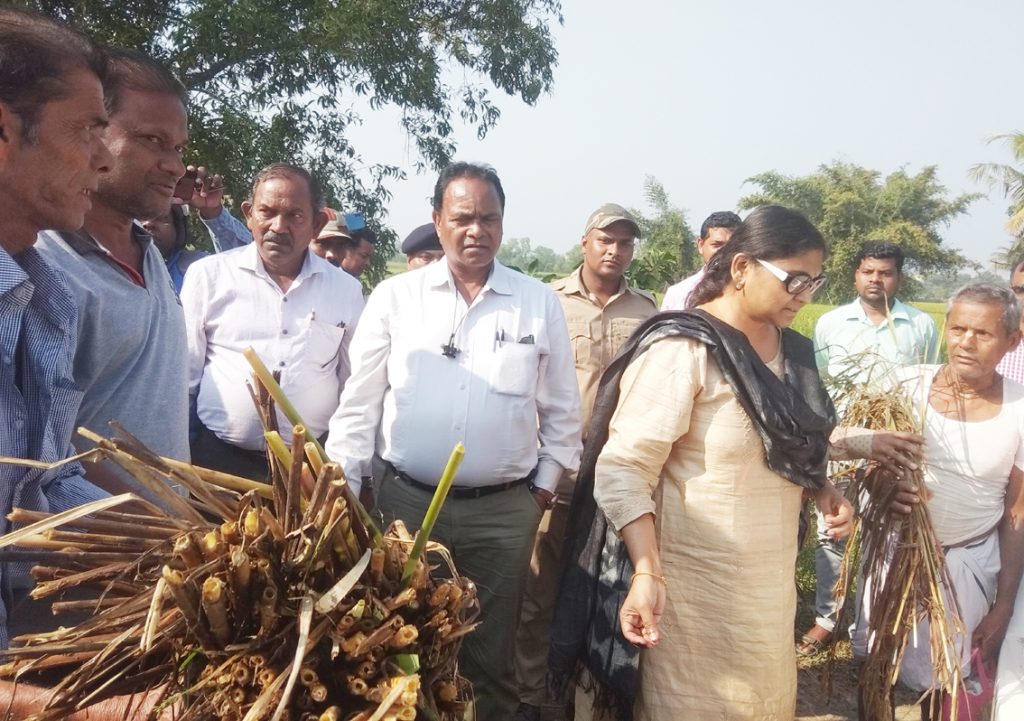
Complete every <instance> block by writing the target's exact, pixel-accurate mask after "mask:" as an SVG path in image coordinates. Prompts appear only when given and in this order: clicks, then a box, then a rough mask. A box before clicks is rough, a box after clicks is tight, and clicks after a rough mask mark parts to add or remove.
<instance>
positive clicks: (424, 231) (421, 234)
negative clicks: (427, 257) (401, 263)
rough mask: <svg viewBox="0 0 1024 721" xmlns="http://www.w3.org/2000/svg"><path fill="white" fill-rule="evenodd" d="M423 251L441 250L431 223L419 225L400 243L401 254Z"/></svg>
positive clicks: (435, 230)
mask: <svg viewBox="0 0 1024 721" xmlns="http://www.w3.org/2000/svg"><path fill="white" fill-rule="evenodd" d="M423 250H441V241H440V240H439V239H438V237H437V229H436V228H434V224H433V223H427V224H426V225H421V226H420V227H418V228H416V230H414V231H412V232H411V233H409V235H407V236H406V238H405V240H403V241H402V252H403V253H405V254H406V255H412V254H413V253H419V252H420V251H423Z"/></svg>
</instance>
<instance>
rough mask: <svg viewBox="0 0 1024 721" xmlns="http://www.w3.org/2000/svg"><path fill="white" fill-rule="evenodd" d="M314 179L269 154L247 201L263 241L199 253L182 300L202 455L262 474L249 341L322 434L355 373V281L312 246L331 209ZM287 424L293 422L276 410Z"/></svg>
mask: <svg viewBox="0 0 1024 721" xmlns="http://www.w3.org/2000/svg"><path fill="white" fill-rule="evenodd" d="M322 208H323V200H322V198H321V193H320V188H319V185H318V184H317V182H316V180H315V179H314V178H313V176H311V175H310V174H309V173H308V172H307V171H305V170H303V169H302V168H298V167H296V166H293V165H287V164H284V163H275V164H273V165H269V166H267V167H266V168H264V169H263V170H261V171H260V173H259V174H258V175H257V176H256V179H255V181H253V186H252V195H251V197H250V199H249V200H248V201H246V202H244V203H242V212H243V213H244V214H245V217H246V220H247V222H248V226H249V230H250V231H251V232H252V235H253V239H254V241H255V242H253V243H250V244H249V245H245V246H243V247H240V248H236V249H234V250H230V251H227V252H225V253H219V254H217V255H212V256H209V257H207V258H203V259H202V260H200V261H198V262H196V263H195V264H194V265H193V266H192V267H191V268H190V269H189V272H188V275H186V276H185V284H184V286H183V287H182V289H181V301H182V305H183V306H184V309H185V325H186V328H187V335H188V354H189V364H188V365H189V369H188V371H189V395H190V398H192V399H194V400H195V403H196V412H197V414H198V417H199V420H200V422H201V427H200V428H199V429H198V437H197V439H196V440H195V442H194V443H193V444H192V460H193V462H195V463H196V464H197V465H202V466H208V467H210V468H216V469H219V470H224V471H227V472H229V473H235V474H237V475H241V476H245V477H248V478H254V479H258V480H263V479H265V478H266V477H267V461H266V454H265V450H264V449H265V447H266V446H265V443H264V439H263V427H262V425H261V423H260V419H259V416H258V415H257V412H256V408H255V406H254V404H253V402H252V398H251V397H250V395H249V390H248V388H247V387H246V381H247V380H249V379H250V378H251V369H250V367H249V364H248V362H247V361H246V360H245V358H244V356H243V355H242V351H244V350H245V349H246V348H248V347H249V346H252V347H253V348H254V349H255V350H256V353H257V354H258V355H259V356H260V358H262V359H263V362H264V363H265V364H266V365H267V367H268V368H270V369H271V370H274V371H279V372H280V374H281V380H280V383H281V386H282V388H283V389H284V391H285V393H286V394H287V395H288V398H289V399H290V400H291V401H292V403H293V404H294V405H295V407H296V409H297V410H298V411H299V414H300V415H301V416H302V418H303V420H304V421H305V423H306V426H307V427H308V429H309V430H310V431H312V432H313V434H314V435H317V436H320V435H323V434H324V432H325V431H326V430H327V422H328V420H329V419H330V417H331V414H332V413H333V412H334V410H335V408H336V407H337V399H338V394H339V393H340V392H341V387H342V386H343V385H344V383H345V379H346V378H347V377H348V373H349V363H348V341H349V338H350V337H351V333H352V330H353V329H354V327H355V324H356V321H357V319H358V318H359V314H360V312H361V311H362V308H363V296H362V288H361V287H360V285H359V282H358V281H357V280H355V279H354V278H352V277H351V276H350V275H348V274H347V273H344V272H341V271H340V270H338V269H337V268H335V267H334V266H332V265H331V264H330V263H328V262H327V261H326V260H324V259H323V258H320V257H319V256H317V255H315V254H313V253H312V252H310V251H309V244H310V242H311V241H312V240H313V238H314V237H316V235H317V233H319V232H320V229H321V228H322V227H323V226H324V223H326V221H327V217H326V215H325V214H324V212H323V210H322ZM278 423H279V425H280V427H281V428H282V429H288V428H290V427H291V425H290V423H289V422H288V420H287V419H286V418H285V417H284V415H283V414H282V413H281V412H280V410H278Z"/></svg>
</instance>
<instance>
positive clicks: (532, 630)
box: [516, 502, 569, 718]
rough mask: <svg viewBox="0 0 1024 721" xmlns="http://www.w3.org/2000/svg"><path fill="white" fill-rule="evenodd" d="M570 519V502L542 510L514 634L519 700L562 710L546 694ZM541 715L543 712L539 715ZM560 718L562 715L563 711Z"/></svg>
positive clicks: (562, 704)
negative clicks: (563, 557)
mask: <svg viewBox="0 0 1024 721" xmlns="http://www.w3.org/2000/svg"><path fill="white" fill-rule="evenodd" d="M568 521H569V504H568V503H564V502H559V503H558V504H556V505H555V506H554V507H553V508H551V509H550V510H547V511H545V512H544V517H543V518H542V519H541V522H540V528H539V529H538V530H537V540H536V542H535V543H534V546H533V557H532V558H531V559H530V572H529V575H528V576H527V579H526V587H525V591H524V594H523V609H522V613H521V615H520V617H519V630H518V634H517V636H516V681H517V682H518V684H519V700H520V701H522V702H523V703H526V704H530V705H531V706H538V707H545V706H552V707H553V710H557V711H559V712H561V711H562V709H563V708H564V706H565V704H564V703H555V700H554V699H550V698H549V697H548V689H547V675H548V646H549V645H550V639H551V618H552V616H554V613H555V600H556V598H557V597H558V585H559V581H560V580H561V579H560V578H559V576H560V574H561V570H562V547H563V546H564V545H565V528H566V526H567V525H568ZM542 717H543V716H542ZM559 717H560V718H564V712H562V713H561V716H559Z"/></svg>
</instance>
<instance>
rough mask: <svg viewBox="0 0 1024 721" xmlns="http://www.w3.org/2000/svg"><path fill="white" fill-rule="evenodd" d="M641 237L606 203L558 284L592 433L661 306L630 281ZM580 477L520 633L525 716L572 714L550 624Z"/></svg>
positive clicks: (544, 555)
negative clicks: (612, 370) (562, 699)
mask: <svg viewBox="0 0 1024 721" xmlns="http://www.w3.org/2000/svg"><path fill="white" fill-rule="evenodd" d="M639 235H640V226H639V225H637V222H636V218H634V217H633V215H632V214H631V213H630V212H629V211H628V210H626V209H625V208H623V207H622V206H621V205H616V204H615V203H606V204H605V205H602V206H601V207H600V208H598V209H597V210H595V211H594V212H593V213H591V214H590V217H589V218H588V219H587V224H586V226H585V228H584V231H583V238H582V239H581V240H580V245H581V246H583V264H582V265H580V267H579V268H577V269H576V270H574V271H573V272H572V274H571V275H569V276H568V277H566V278H562V279H561V280H556V281H554V282H553V283H552V284H551V287H552V288H553V289H554V290H555V294H556V295H557V296H558V300H559V301H560V302H561V304H562V310H563V311H565V320H566V323H567V325H568V327H569V338H570V340H571V342H572V349H573V355H574V356H575V359H576V380H577V382H578V383H579V387H580V398H581V400H582V404H583V413H582V421H583V437H584V439H585V438H586V433H587V425H588V424H589V422H590V413H591V410H592V409H593V407H594V399H595V397H596V395H597V383H598V381H599V380H600V379H601V373H602V372H603V371H604V369H605V368H606V367H607V366H608V363H610V362H611V360H612V358H614V357H615V353H616V352H617V351H618V349H619V346H620V345H622V343H623V342H624V341H625V340H626V339H627V338H629V336H630V334H632V332H633V330H634V329H635V328H636V327H637V326H638V325H640V323H642V322H643V321H645V320H646V319H647V318H650V317H651V316H652V315H654V314H655V313H656V312H657V311H658V306H657V305H656V304H655V302H654V298H653V296H651V295H650V294H649V293H647V292H646V291H642V290H636V289H634V288H630V287H629V285H628V284H627V283H626V279H625V275H626V271H627V270H629V264H630V263H631V262H632V260H633V248H634V244H635V242H636V239H637V237H639ZM575 480H576V474H575V473H564V474H563V475H562V479H561V481H560V482H559V484H558V490H557V493H556V500H555V503H554V504H553V505H552V506H551V507H549V508H548V509H547V510H546V511H545V512H544V515H543V517H542V518H541V522H540V527H539V528H538V530H537V539H536V541H535V543H534V547H533V558H532V560H531V562H530V574H529V576H528V578H527V584H526V590H525V592H524V595H523V608H522V612H521V615H520V622H519V630H518V633H517V637H516V680H517V683H518V684H519V701H520V706H519V711H518V713H517V716H516V719H517V721H538V720H540V719H549V718H558V719H562V718H564V717H565V716H564V712H563V708H562V706H563V704H555V703H552V701H551V700H549V699H548V697H547V684H546V676H547V668H548V666H547V658H548V629H549V627H550V625H551V616H552V614H553V613H554V604H555V595H556V593H557V591H558V574H559V570H560V568H561V552H562V544H563V540H564V536H565V527H566V523H567V522H568V519H569V502H570V500H571V499H572V490H573V484H574V482H575Z"/></svg>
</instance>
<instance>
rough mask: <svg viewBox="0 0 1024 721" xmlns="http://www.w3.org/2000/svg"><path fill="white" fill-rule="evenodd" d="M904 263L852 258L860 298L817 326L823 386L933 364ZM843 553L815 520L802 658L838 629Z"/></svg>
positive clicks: (883, 251)
mask: <svg viewBox="0 0 1024 721" xmlns="http://www.w3.org/2000/svg"><path fill="white" fill-rule="evenodd" d="M903 260H904V258H903V251H902V249H900V247H899V246H898V245H896V244H895V243H889V242H886V241H880V240H874V241H868V242H866V243H864V244H863V245H862V246H861V248H860V250H859V251H858V253H857V255H856V257H855V258H854V268H855V270H854V273H853V286H854V288H855V289H856V291H857V298H856V299H855V300H854V301H853V302H852V303H848V304H847V305H842V306H839V307H838V308H835V309H833V310H831V311H829V312H828V313H825V314H824V315H823V316H821V318H819V319H818V323H817V325H816V326H815V328H814V352H815V357H816V360H817V363H818V370H819V371H820V372H821V374H822V376H824V377H826V381H827V379H828V378H833V379H840V381H841V382H842V383H857V384H864V383H878V382H881V381H884V380H885V378H886V376H887V375H889V374H890V373H892V372H893V371H894V370H895V369H898V368H900V367H902V366H906V365H912V364H914V363H934V362H936V361H937V360H938V357H937V356H938V349H939V343H938V333H937V332H936V330H935V321H933V320H932V318H931V316H929V315H928V314H927V313H924V312H923V311H920V310H918V309H917V308H913V307H911V306H909V305H907V304H906V303H902V302H900V301H899V300H898V299H897V298H896V294H897V293H898V292H899V289H900V283H901V281H902V280H903ZM890 321H891V323H890ZM840 410H841V409H840ZM845 547H846V542H845V541H834V540H832V539H831V538H829V537H828V536H827V535H825V529H824V527H823V525H822V523H821V521H820V519H819V523H818V546H817V549H816V551H815V569H816V572H817V592H816V597H815V615H816V619H815V623H814V626H812V627H811V628H810V629H809V630H808V631H807V633H806V634H804V636H803V638H802V639H801V642H800V644H799V645H798V647H797V651H798V653H800V654H801V655H803V656H809V655H813V654H814V653H817V652H818V651H819V650H820V649H821V648H823V644H824V643H825V642H826V641H828V639H829V638H830V637H831V635H832V633H833V631H834V630H835V618H836V608H835V599H834V598H833V596H832V588H833V587H834V586H835V581H836V578H837V576H838V574H839V568H840V565H841V563H842V560H843V551H844V549H845Z"/></svg>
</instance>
